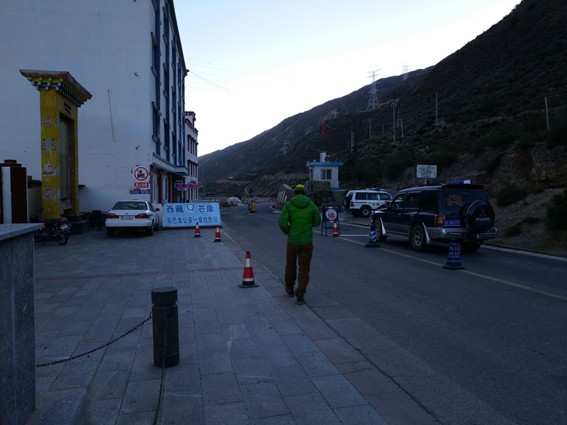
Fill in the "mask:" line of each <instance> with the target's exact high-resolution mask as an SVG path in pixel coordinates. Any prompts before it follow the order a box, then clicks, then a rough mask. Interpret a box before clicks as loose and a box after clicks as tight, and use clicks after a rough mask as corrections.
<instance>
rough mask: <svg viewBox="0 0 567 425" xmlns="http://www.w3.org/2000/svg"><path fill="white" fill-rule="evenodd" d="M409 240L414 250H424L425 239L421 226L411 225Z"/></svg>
mask: <svg viewBox="0 0 567 425" xmlns="http://www.w3.org/2000/svg"><path fill="white" fill-rule="evenodd" d="M410 242H411V247H412V248H413V249H415V250H416V251H425V248H426V246H427V241H426V238H425V231H424V230H423V226H421V225H419V224H418V225H416V226H413V227H412V229H411V233H410Z"/></svg>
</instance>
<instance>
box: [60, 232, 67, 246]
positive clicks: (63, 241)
mask: <svg viewBox="0 0 567 425" xmlns="http://www.w3.org/2000/svg"><path fill="white" fill-rule="evenodd" d="M68 240H69V239H68V238H67V235H66V234H65V233H61V234H59V235H57V243H58V244H59V245H66V244H67V241H68Z"/></svg>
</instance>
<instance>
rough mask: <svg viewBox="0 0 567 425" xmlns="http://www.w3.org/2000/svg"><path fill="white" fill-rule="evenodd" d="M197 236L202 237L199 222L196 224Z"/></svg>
mask: <svg viewBox="0 0 567 425" xmlns="http://www.w3.org/2000/svg"><path fill="white" fill-rule="evenodd" d="M195 237H196V238H200V237H201V231H200V230H199V223H196V224H195Z"/></svg>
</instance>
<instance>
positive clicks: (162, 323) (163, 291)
mask: <svg viewBox="0 0 567 425" xmlns="http://www.w3.org/2000/svg"><path fill="white" fill-rule="evenodd" d="M177 322H178V320H177V289H176V288H174V287H171V286H169V287H164V288H155V289H152V327H153V336H154V365H155V366H156V367H162V366H164V365H165V367H171V366H175V365H177V364H178V363H179V326H178V323H177ZM164 359H165V362H164Z"/></svg>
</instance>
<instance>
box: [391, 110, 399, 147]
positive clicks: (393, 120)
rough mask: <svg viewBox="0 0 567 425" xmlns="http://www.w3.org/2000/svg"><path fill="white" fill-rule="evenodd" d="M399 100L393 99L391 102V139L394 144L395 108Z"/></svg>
mask: <svg viewBox="0 0 567 425" xmlns="http://www.w3.org/2000/svg"><path fill="white" fill-rule="evenodd" d="M399 100H400V99H394V100H393V101H392V139H393V141H394V143H396V107H397V106H398V101H399Z"/></svg>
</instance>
